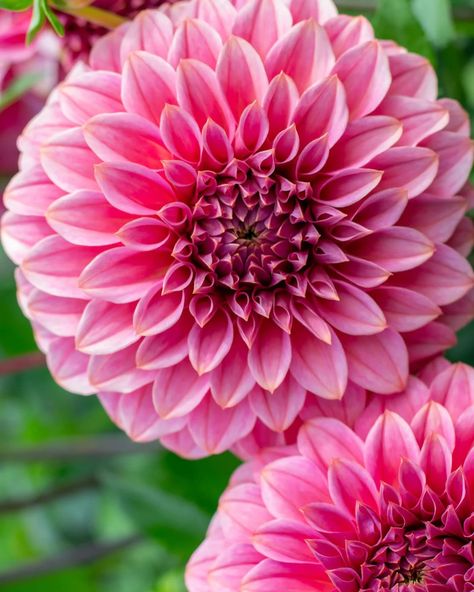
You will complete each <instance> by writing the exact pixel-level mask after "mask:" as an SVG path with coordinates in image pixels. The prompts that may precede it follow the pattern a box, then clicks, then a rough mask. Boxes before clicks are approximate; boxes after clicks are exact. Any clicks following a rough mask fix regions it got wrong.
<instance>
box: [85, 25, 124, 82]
mask: <svg viewBox="0 0 474 592" xmlns="http://www.w3.org/2000/svg"><path fill="white" fill-rule="evenodd" d="M129 27H130V23H129V22H128V23H124V24H123V25H120V26H119V27H117V28H116V29H114V30H113V31H110V32H109V33H107V34H106V35H103V36H102V37H100V38H99V39H97V41H96V42H95V43H94V45H93V46H92V48H91V52H90V54H89V64H90V66H91V68H93V69H94V70H109V71H111V72H120V70H121V62H120V47H121V45H122V40H123V38H124V36H125V33H126V32H127V29H128V28H129Z"/></svg>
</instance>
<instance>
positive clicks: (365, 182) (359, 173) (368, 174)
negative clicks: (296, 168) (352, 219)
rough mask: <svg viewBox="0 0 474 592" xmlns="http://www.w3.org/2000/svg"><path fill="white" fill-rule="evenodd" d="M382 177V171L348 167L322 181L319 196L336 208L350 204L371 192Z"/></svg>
mask: <svg viewBox="0 0 474 592" xmlns="http://www.w3.org/2000/svg"><path fill="white" fill-rule="evenodd" d="M331 153H332V151H331ZM381 178H382V173H381V172H380V171H374V170H371V169H352V170H351V169H348V170H345V171H342V172H340V173H338V174H335V175H331V177H330V178H329V179H328V181H325V182H324V183H322V185H321V187H320V189H319V195H318V198H319V199H320V200H323V201H324V202H325V203H328V204H329V205H331V206H334V207H336V208H337V207H344V206H349V205H352V204H354V203H357V202H358V201H360V200H361V199H362V198H363V197H365V196H366V195H367V194H368V193H370V192H371V191H372V190H373V189H374V188H375V187H376V186H377V185H378V184H379V182H380V179H381Z"/></svg>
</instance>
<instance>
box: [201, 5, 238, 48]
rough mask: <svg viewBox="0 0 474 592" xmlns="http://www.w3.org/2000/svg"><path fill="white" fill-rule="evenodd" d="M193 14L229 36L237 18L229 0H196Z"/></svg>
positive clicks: (225, 37)
mask: <svg viewBox="0 0 474 592" xmlns="http://www.w3.org/2000/svg"><path fill="white" fill-rule="evenodd" d="M192 10H193V11H194V14H193V16H194V17H195V18H198V19H200V20H202V21H205V22H206V23H209V25H211V27H212V28H213V29H215V30H216V31H217V32H218V33H219V34H220V36H221V38H222V41H224V42H225V41H226V40H227V38H228V37H229V35H230V33H231V31H232V27H233V26H234V22H235V19H236V10H235V8H234V6H233V5H232V2H229V0H196V2H195V3H194V5H193V6H192Z"/></svg>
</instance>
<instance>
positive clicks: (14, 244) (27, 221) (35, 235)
mask: <svg viewBox="0 0 474 592" xmlns="http://www.w3.org/2000/svg"><path fill="white" fill-rule="evenodd" d="M1 228H2V244H3V248H4V249H5V252H6V254H7V255H8V256H9V257H10V259H11V260H12V261H13V262H14V263H16V264H17V265H21V264H22V262H23V260H24V259H25V258H26V257H28V256H29V254H30V251H31V249H32V248H33V247H34V246H35V245H37V244H39V243H40V242H41V241H42V239H44V238H46V237H48V236H50V235H52V234H53V232H52V230H51V227H50V226H49V225H48V223H47V222H46V220H45V219H43V218H38V217H36V216H19V215H18V214H14V213H13V212H5V214H4V215H3V217H2V222H1Z"/></svg>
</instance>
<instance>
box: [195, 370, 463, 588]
mask: <svg viewBox="0 0 474 592" xmlns="http://www.w3.org/2000/svg"><path fill="white" fill-rule="evenodd" d="M419 388H420V393H419V395H420V396H419V397H418V399H417V400H415V399H414V398H410V397H404V398H402V397H399V398H398V399H397V400H395V399H394V398H393V397H390V396H389V397H386V398H381V397H378V401H380V402H383V404H384V406H385V411H383V412H382V413H381V414H379V411H378V409H376V408H371V406H370V405H369V406H368V407H367V408H366V409H365V411H364V412H363V413H362V415H361V417H360V420H361V421H362V422H363V423H367V425H370V429H369V430H368V432H367V433H366V434H365V435H363V436H362V432H365V429H363V430H362V432H361V431H360V430H357V429H356V430H352V429H351V428H349V427H348V426H347V425H346V424H344V423H343V422H341V421H339V420H338V419H335V418H330V417H325V418H317V419H313V420H311V421H309V422H308V423H306V424H305V425H304V426H303V427H302V428H301V430H300V433H299V436H298V443H297V446H296V447H294V448H290V449H282V450H280V451H278V450H275V449H274V450H268V451H266V452H265V453H264V454H263V455H262V456H261V457H260V458H258V459H256V460H254V461H253V462H251V463H248V464H247V465H243V467H241V468H240V469H238V471H237V472H236V474H235V476H234V478H233V480H232V481H231V484H230V486H229V488H228V489H227V490H226V492H225V493H224V494H223V496H222V497H221V500H220V504H219V511H218V513H217V515H216V517H215V519H214V520H213V523H212V526H211V528H210V530H209V533H208V537H207V539H206V541H205V542H204V543H203V544H202V545H201V547H200V548H199V549H198V550H197V551H196V552H195V554H194V555H193V557H192V558H191V561H190V563H189V565H188V569H187V578H186V579H187V586H188V589H189V590H190V592H274V591H277V590H278V591H283V590H284V591H285V592H286V591H288V592H336V591H337V592H369V591H370V592H376V591H382V590H397V591H399V592H450V591H452V592H470V591H472V590H473V589H474V528H473V519H474V369H472V368H470V367H467V366H463V365H461V364H460V365H457V366H452V367H448V368H447V369H445V370H444V371H443V372H441V373H440V374H438V375H437V376H436V378H435V379H434V380H433V382H432V384H431V387H430V389H428V387H426V386H425V387H424V391H423V387H422V385H421V384H420V385H419Z"/></svg>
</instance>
